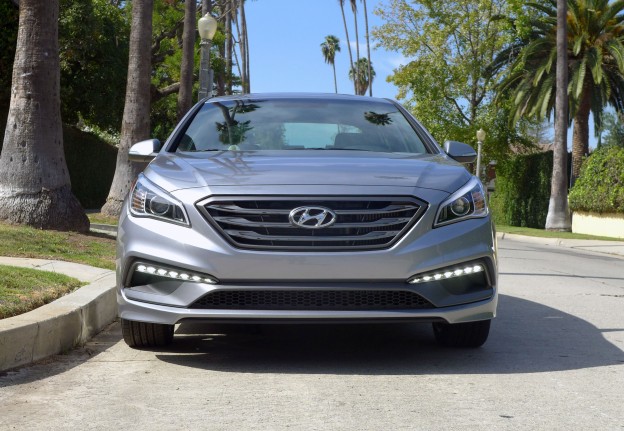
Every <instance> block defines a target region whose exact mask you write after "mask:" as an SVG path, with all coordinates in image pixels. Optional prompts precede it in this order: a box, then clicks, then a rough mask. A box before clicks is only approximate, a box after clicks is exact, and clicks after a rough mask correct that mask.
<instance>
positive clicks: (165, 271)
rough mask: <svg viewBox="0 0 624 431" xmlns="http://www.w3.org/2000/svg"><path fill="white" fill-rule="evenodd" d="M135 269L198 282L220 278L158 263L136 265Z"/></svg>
mask: <svg viewBox="0 0 624 431" xmlns="http://www.w3.org/2000/svg"><path fill="white" fill-rule="evenodd" d="M135 271H137V272H143V273H146V274H154V275H159V276H161V277H166V278H172V279H174V280H183V281H194V282H196V283H208V284H217V283H218V280H217V279H215V278H212V277H208V276H205V275H201V274H196V273H193V272H184V271H180V272H178V271H174V270H173V269H169V268H163V267H160V266H157V265H149V264H143V263H141V264H139V265H137V266H136V267H135Z"/></svg>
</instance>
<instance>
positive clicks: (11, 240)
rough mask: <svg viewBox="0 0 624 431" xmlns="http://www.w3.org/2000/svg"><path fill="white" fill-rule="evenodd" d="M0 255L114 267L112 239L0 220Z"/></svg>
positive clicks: (113, 241) (107, 267) (113, 243)
mask: <svg viewBox="0 0 624 431" xmlns="http://www.w3.org/2000/svg"><path fill="white" fill-rule="evenodd" d="M0 256H11V257H34V258H40V259H53V260H64V261H69V262H78V263H84V264H85V265H90V266H96V267H99V268H106V269H115V240H114V239H113V238H110V237H106V236H103V235H97V234H89V235H83V234H79V233H75V232H58V231H52V230H40V229H34V228H31V227H24V226H13V225H8V224H4V223H0Z"/></svg>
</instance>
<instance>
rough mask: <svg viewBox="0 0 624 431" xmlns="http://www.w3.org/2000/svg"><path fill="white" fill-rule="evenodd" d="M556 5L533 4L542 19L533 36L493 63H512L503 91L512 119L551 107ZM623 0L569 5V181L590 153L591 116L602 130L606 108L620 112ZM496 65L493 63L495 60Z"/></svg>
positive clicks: (539, 114) (623, 101)
mask: <svg viewBox="0 0 624 431" xmlns="http://www.w3.org/2000/svg"><path fill="white" fill-rule="evenodd" d="M556 5H557V3H556V1H555V0H551V1H550V2H549V4H548V5H547V6H542V5H532V7H533V8H534V9H537V10H539V11H540V12H541V13H542V14H541V16H539V17H537V18H536V19H533V20H532V22H531V24H532V28H533V30H532V32H531V33H530V34H529V35H528V37H525V38H522V39H521V40H519V41H518V43H517V44H516V45H517V47H518V46H522V49H520V50H519V49H517V47H516V48H514V50H513V51H512V50H508V51H503V52H502V53H501V55H500V56H499V58H498V59H497V62H499V65H501V64H508V63H511V65H510V70H511V73H509V74H507V75H506V76H507V77H506V79H505V80H504V81H503V83H502V88H504V89H507V90H512V91H513V95H512V100H513V102H514V109H513V112H514V115H515V117H514V118H516V119H517V118H519V117H521V116H526V117H535V118H544V117H547V116H550V114H551V113H552V111H553V109H554V107H555V106H554V98H553V94H554V92H555V88H556V79H555V69H556V68H555V61H556V58H557V43H556V35H557V19H556V18H557V9H556ZM622 12H624V2H622V1H616V2H609V1H608V0H568V1H567V14H566V18H567V65H568V70H569V83H568V85H567V94H568V102H569V107H570V118H569V119H574V132H573V137H572V180H573V181H574V179H575V178H576V177H578V175H579V171H580V167H581V163H582V159H583V157H585V156H586V155H587V154H588V151H589V114H590V112H591V113H593V115H594V121H595V123H596V127H598V128H599V127H600V123H601V121H602V115H603V112H604V108H605V107H606V106H607V105H612V106H614V107H615V108H616V109H617V110H618V111H622V110H624V44H623V41H624V39H623V37H622V36H623V35H624V14H623V13H622ZM495 63H496V62H495Z"/></svg>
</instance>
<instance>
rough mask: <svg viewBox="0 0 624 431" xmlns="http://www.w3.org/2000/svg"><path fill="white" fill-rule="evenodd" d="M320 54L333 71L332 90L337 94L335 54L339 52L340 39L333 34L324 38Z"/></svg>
mask: <svg viewBox="0 0 624 431" xmlns="http://www.w3.org/2000/svg"><path fill="white" fill-rule="evenodd" d="M321 52H322V53H323V58H324V59H325V63H327V64H331V65H332V68H333V70H334V89H335V90H336V93H338V82H337V81H336V63H335V60H336V53H337V52H340V39H338V38H337V37H336V36H334V35H333V34H330V35H328V36H325V41H324V42H323V43H321Z"/></svg>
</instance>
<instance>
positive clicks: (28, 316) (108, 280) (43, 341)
mask: <svg viewBox="0 0 624 431" xmlns="http://www.w3.org/2000/svg"><path fill="white" fill-rule="evenodd" d="M0 263H2V264H6V265H14V266H21V267H31V268H34V269H40V270H47V271H50V270H52V271H53V272H59V273H62V274H65V275H68V276H71V277H75V278H78V279H80V280H81V281H87V282H90V284H88V285H86V286H83V287H81V288H80V289H78V290H76V291H75V292H72V293H70V294H69V295H66V296H63V297H62V298H59V299H57V300H56V301H53V302H51V303H49V304H46V305H44V306H42V307H39V308H37V309H35V310H32V311H29V312H28V313H24V314H21V315H19V316H15V317H10V318H8V319H3V320H0V372H2V371H6V370H8V369H11V368H15V367H18V366H21V365H26V364H30V363H32V362H35V361H39V360H41V359H44V358H46V357H48V356H51V355H56V354H59V353H62V352H66V351H68V350H70V349H72V348H73V347H75V346H77V345H80V344H83V343H85V342H86V341H87V340H89V339H90V338H91V337H92V336H93V335H95V334H97V333H98V332H100V331H101V330H102V329H103V328H104V327H105V326H107V325H108V324H110V323H111V322H112V321H113V320H115V319H116V318H117V300H116V292H115V273H114V271H111V270H104V269H100V268H93V267H89V266H86V265H81V264H75V263H70V262H61V261H51V260H44V259H19V258H14V259H12V258H4V257H3V258H0Z"/></svg>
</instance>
